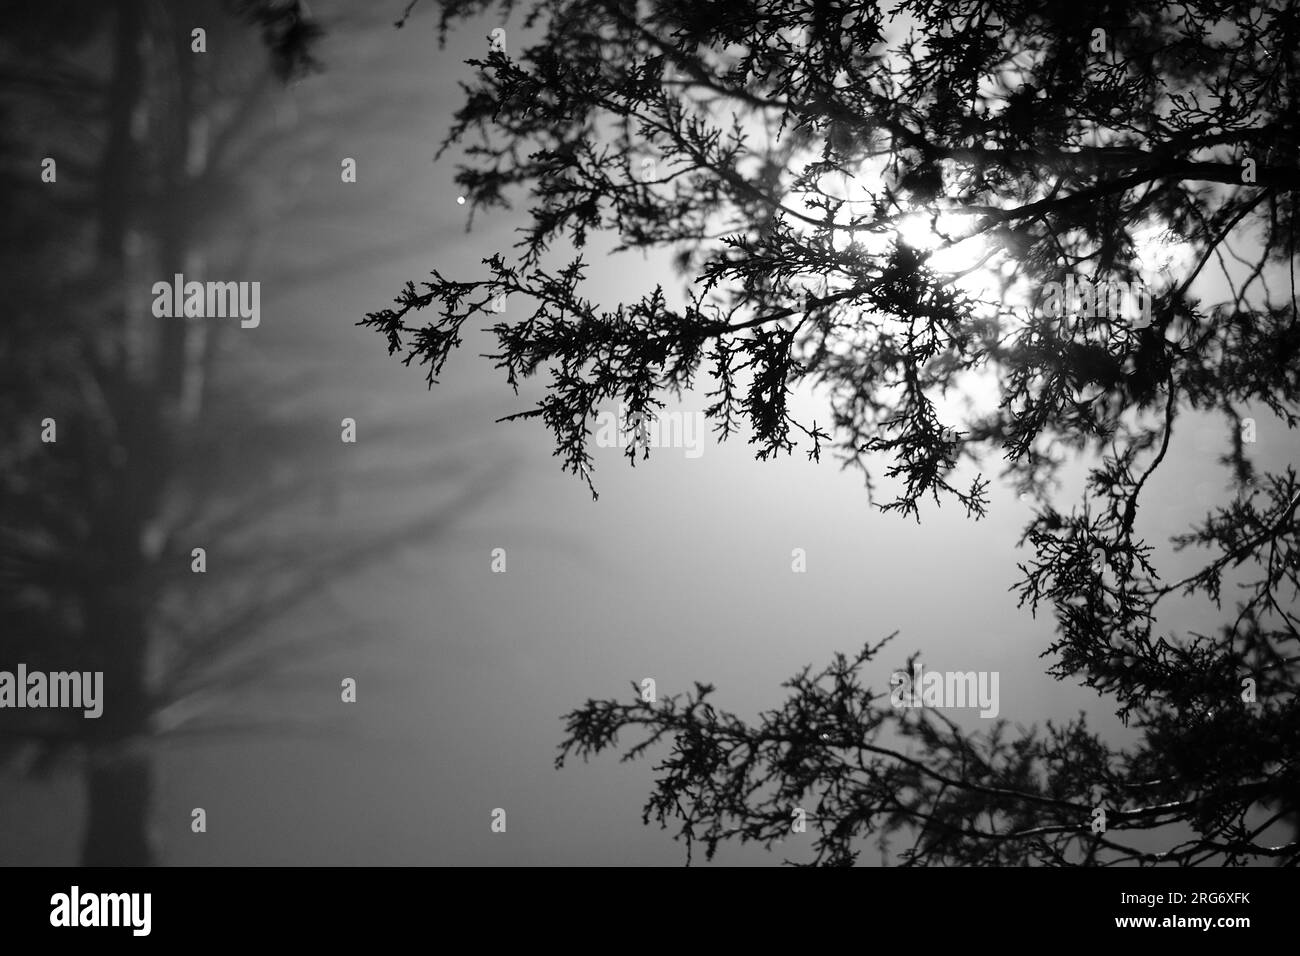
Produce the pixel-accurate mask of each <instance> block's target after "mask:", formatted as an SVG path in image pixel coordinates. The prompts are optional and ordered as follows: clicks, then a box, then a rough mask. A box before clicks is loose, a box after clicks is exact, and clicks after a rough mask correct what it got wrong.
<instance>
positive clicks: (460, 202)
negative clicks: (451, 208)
mask: <svg viewBox="0 0 1300 956" xmlns="http://www.w3.org/2000/svg"><path fill="white" fill-rule="evenodd" d="M456 203H457V204H458V205H461V206H463V205H465V197H464V196H457V197H456Z"/></svg>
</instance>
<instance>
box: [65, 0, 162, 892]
mask: <svg viewBox="0 0 1300 956" xmlns="http://www.w3.org/2000/svg"><path fill="white" fill-rule="evenodd" d="M115 6H116V11H115V22H114V25H113V31H114V32H113V50H114V60H113V76H112V82H111V84H110V87H109V102H108V129H107V136H106V138H105V146H104V154H103V157H102V160H101V164H100V183H99V205H100V209H99V217H100V223H99V235H98V249H97V252H98V257H99V262H98V267H99V269H100V270H101V273H102V275H103V276H104V278H105V283H104V285H105V288H107V289H109V290H111V292H110V294H109V295H108V297H107V303H106V304H107V308H108V310H109V316H108V318H109V325H110V327H111V330H112V331H111V334H110V339H111V341H112V342H113V343H114V345H115V346H116V348H115V349H114V350H113V351H114V353H115V354H113V355H111V356H110V357H108V359H107V361H106V362H105V364H104V365H103V366H101V367H102V368H104V371H105V376H104V377H105V378H106V379H107V381H104V382H102V383H101V384H102V386H103V393H104V394H105V396H106V397H107V400H108V405H109V408H108V409H107V411H108V413H109V416H110V419H111V421H112V426H113V429H114V430H115V432H116V434H115V435H113V437H112V438H111V439H110V440H109V441H108V442H105V443H96V446H95V449H96V450H98V451H101V452H102V451H105V450H107V451H109V452H110V453H111V455H110V457H111V459H112V460H109V461H89V462H86V463H85V468H84V471H85V474H86V484H87V485H88V486H89V487H88V491H89V493H90V496H89V501H88V503H89V504H90V514H91V515H92V521H91V527H90V536H89V538H88V540H87V543H86V547H87V548H88V549H89V550H90V551H91V552H92V553H91V555H90V556H89V557H90V560H89V561H88V568H87V572H88V573H87V574H86V575H85V584H84V592H83V602H82V603H83V610H84V616H83V619H82V626H83V627H84V628H86V629H88V630H89V632H90V633H88V634H87V635H86V636H87V638H88V640H87V641H86V645H87V646H88V647H90V648H93V649H94V669H95V670H102V671H103V673H104V683H103V689H102V692H101V693H102V703H103V714H102V715H101V716H100V717H99V718H98V719H97V720H95V721H94V722H93V723H94V726H93V727H92V728H91V730H90V737H89V740H88V741H87V742H88V745H89V746H88V748H87V760H86V765H85V771H84V773H85V783H86V800H87V808H86V818H87V824H86V828H85V834H84V837H83V842H82V849H81V862H82V864H83V865H86V866H144V865H149V864H152V863H153V862H154V853H153V849H152V846H151V841H150V839H149V836H148V830H149V804H150V797H151V791H152V779H151V776H152V771H151V768H150V766H149V758H148V757H147V755H145V754H143V753H142V752H141V751H139V749H138V748H136V747H133V746H132V742H133V741H138V740H140V739H142V737H143V735H144V733H145V731H146V730H147V726H146V722H147V715H148V713H149V707H148V703H149V702H148V687H147V686H146V682H145V664H146V654H147V651H148V619H147V612H146V607H147V604H146V594H145V591H146V582H145V574H144V572H145V562H144V555H143V553H142V550H141V545H142V542H143V539H144V530H145V527H146V523H147V522H148V521H149V519H150V517H151V515H152V514H153V512H154V509H155V508H156V506H157V499H158V492H159V489H160V486H161V481H160V477H159V476H160V475H161V474H162V473H163V470H164V469H165V467H166V463H165V456H166V454H167V450H166V444H167V442H166V436H165V429H164V428H162V427H160V426H163V425H164V422H163V416H161V415H160V414H159V412H160V410H161V409H160V408H159V406H158V402H157V400H158V399H159V398H160V389H161V387H162V382H161V381H160V379H161V376H157V375H147V373H146V376H140V372H141V371H142V370H143V369H142V359H143V356H142V355H141V354H140V352H141V350H143V351H145V352H146V353H147V352H148V351H149V349H148V345H147V343H146V342H142V341H141V337H140V336H139V335H138V334H135V331H136V329H137V328H138V325H137V323H138V321H139V318H138V317H137V316H135V315H133V314H132V310H131V309H130V308H129V301H130V297H129V296H128V289H127V281H126V280H127V274H128V273H127V269H128V254H127V237H128V232H129V231H130V229H131V221H130V217H131V214H132V197H133V196H138V195H139V194H140V192H141V184H140V182H139V180H138V177H139V176H140V175H142V170H141V168H140V163H139V162H138V153H137V150H136V148H135V142H134V138H135V135H134V134H135V130H134V126H135V124H136V122H137V120H136V116H137V110H138V109H139V108H140V105H141V101H142V95H143V74H144V63H143V62H142V60H143V57H142V50H141V43H142V40H143V28H144V23H143V19H142V15H141V5H140V4H138V3H136V2H134V0H118V2H117V3H116V5H115ZM161 351H162V350H156V351H155V354H161ZM146 367H147V366H146ZM142 378H146V379H147V378H152V379H153V381H148V380H141V379H142ZM83 447H86V446H83ZM93 453H94V452H93V451H92V452H91V454H93Z"/></svg>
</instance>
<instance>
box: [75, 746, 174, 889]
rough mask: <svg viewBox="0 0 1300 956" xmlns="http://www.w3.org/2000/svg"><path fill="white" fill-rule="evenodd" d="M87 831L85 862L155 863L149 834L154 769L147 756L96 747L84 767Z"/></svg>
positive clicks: (86, 864) (147, 864) (116, 864)
mask: <svg viewBox="0 0 1300 956" xmlns="http://www.w3.org/2000/svg"><path fill="white" fill-rule="evenodd" d="M85 777H86V800H87V806H86V832H85V837H84V839H83V841H82V845H81V865H82V866H152V865H153V864H154V863H155V862H157V861H156V859H155V857H154V848H153V841H152V839H151V838H150V835H149V829H150V827H149V816H150V803H151V800H152V795H153V770H152V768H151V767H150V760H149V757H148V755H146V754H142V753H135V752H130V751H124V750H123V749H121V748H113V747H109V748H104V749H102V750H92V752H91V753H90V754H89V760H88V762H87V765H86V774H85Z"/></svg>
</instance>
